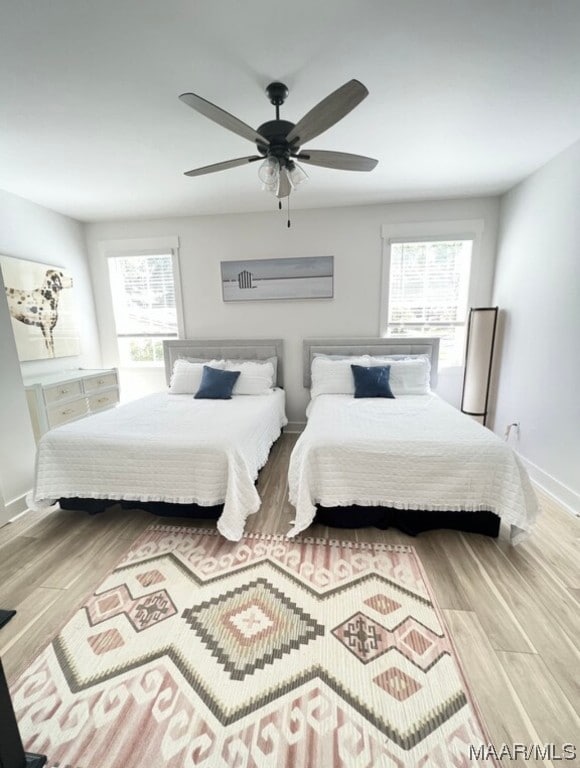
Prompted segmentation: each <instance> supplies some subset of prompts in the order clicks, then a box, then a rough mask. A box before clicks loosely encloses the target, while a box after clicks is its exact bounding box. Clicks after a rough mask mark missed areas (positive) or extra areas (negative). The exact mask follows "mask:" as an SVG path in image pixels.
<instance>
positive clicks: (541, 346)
mask: <svg viewBox="0 0 580 768" xmlns="http://www.w3.org/2000/svg"><path fill="white" fill-rule="evenodd" d="M579 210H580V142H579V143H577V144H575V145H573V146H572V147H570V148H569V149H568V150H566V151H565V152H563V153H562V154H560V155H558V156H557V157H556V158H555V159H553V160H552V161H551V162H549V163H548V164H547V165H545V166H544V167H543V168H541V169H540V170H538V171H537V172H536V173H534V174H533V175H532V176H530V177H529V178H528V179H526V180H525V181H523V182H522V183H521V184H519V185H518V186H517V187H515V188H514V189H513V190H511V191H510V192H509V193H508V194H507V195H506V196H505V197H504V198H503V199H502V202H501V227H500V235H499V243H498V260H497V267H496V276H495V283H494V290H493V301H494V303H497V304H498V305H499V306H500V307H501V308H502V309H503V310H504V311H505V318H504V324H503V325H504V328H503V334H502V338H501V339H500V341H501V344H500V350H499V352H500V355H499V358H498V365H497V367H496V368H497V370H498V382H497V406H496V408H495V414H494V420H493V423H494V429H495V430H496V431H497V432H499V433H502V432H503V430H504V429H505V426H506V424H508V423H511V422H516V421H519V422H520V437H519V444H514V447H517V449H518V450H519V451H520V452H521V454H522V455H523V456H524V458H526V459H527V460H528V461H529V462H531V463H532V465H531V466H530V469H531V473H532V476H533V477H535V479H537V480H538V481H539V482H540V483H541V484H543V485H545V486H546V488H547V489H548V490H549V491H551V492H552V493H554V494H555V495H556V496H558V497H559V498H560V499H561V500H563V501H564V502H565V503H568V504H569V505H570V506H571V507H572V508H573V509H576V511H578V512H580V396H579V394H578V385H579V382H580V353H579V352H578V349H579V347H580V341H579V335H580V299H579V291H580V226H579V224H578V220H579V215H578V213H579Z"/></svg>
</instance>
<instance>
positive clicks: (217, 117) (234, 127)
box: [179, 93, 270, 146]
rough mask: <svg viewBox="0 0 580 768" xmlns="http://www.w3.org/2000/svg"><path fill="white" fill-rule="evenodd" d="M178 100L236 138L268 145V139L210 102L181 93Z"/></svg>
mask: <svg viewBox="0 0 580 768" xmlns="http://www.w3.org/2000/svg"><path fill="white" fill-rule="evenodd" d="M179 98H180V99H181V101H183V103H184V104H187V105H188V106H189V107H191V108H192V109H195V111H196V112H199V113H200V114H202V115H205V117H209V119H210V120H213V121H214V123H217V124H218V125H221V126H222V127H223V128H227V129H228V131H233V132H234V133H237V134H238V136H242V138H244V139H248V140H249V141H253V142H256V141H257V142H259V143H260V144H265V145H266V146H268V145H269V144H270V142H269V141H268V139H266V138H265V137H264V136H262V135H261V134H259V133H258V131H255V130H254V129H253V128H251V127H250V126H249V125H246V123H243V122H242V121H241V120H238V118H237V117H234V116H233V115H230V113H229V112H226V111H225V109H221V107H217V106H216V105H215V104H212V103H211V101H207V100H206V99H202V97H201V96H197V95H196V94H195V93H182V94H181V96H180V97H179Z"/></svg>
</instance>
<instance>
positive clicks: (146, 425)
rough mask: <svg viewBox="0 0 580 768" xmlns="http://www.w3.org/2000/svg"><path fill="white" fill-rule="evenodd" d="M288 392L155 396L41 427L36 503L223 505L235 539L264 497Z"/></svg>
mask: <svg viewBox="0 0 580 768" xmlns="http://www.w3.org/2000/svg"><path fill="white" fill-rule="evenodd" d="M286 423H287V421H286V416H285V413H284V392H283V391H282V390H280V389H277V390H274V391H272V393H271V394H268V395H255V396H250V395H240V396H238V397H233V398H232V399H231V400H194V399H193V397H192V395H170V394H167V393H165V392H159V393H157V394H154V395H149V396H147V397H144V398H141V399H140V400H135V401H133V402H130V403H127V404H125V405H122V406H119V407H118V408H114V409H112V410H109V411H106V412H104V413H100V414H96V415H94V416H89V417H88V418H86V419H81V420H80V421H76V422H73V423H71V424H66V425H65V426H62V427H59V428H58V429H53V430H51V431H50V432H47V433H46V434H45V435H44V436H43V437H42V439H41V441H40V444H39V446H38V453H37V461H36V485H35V488H34V491H33V494H32V499H31V505H32V506H33V507H39V506H48V505H51V504H53V503H54V502H55V501H56V500H57V499H59V498H61V497H74V496H78V497H86V498H91V499H127V500H134V499H136V500H139V501H166V502H175V503H179V504H190V503H196V504H200V505H202V506H212V505H214V504H221V503H223V504H224V510H223V513H222V515H221V517H220V518H219V520H218V523H217V526H218V529H219V531H220V532H221V533H222V534H223V535H224V536H225V537H226V538H227V539H231V540H233V541H238V540H239V539H240V538H241V536H242V534H243V532H244V523H245V520H246V518H247V516H248V515H251V514H252V513H254V512H257V511H258V509H259V507H260V497H259V496H258V492H257V491H256V488H255V485H254V481H255V480H256V477H257V475H258V470H259V469H260V467H262V466H263V465H264V464H265V463H266V460H267V458H268V454H269V451H270V447H271V445H272V443H273V442H274V441H275V440H276V439H277V437H278V436H279V435H280V431H281V428H282V426H283V425H284V424H286Z"/></svg>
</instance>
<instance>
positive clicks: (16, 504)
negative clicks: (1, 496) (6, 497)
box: [5, 491, 28, 523]
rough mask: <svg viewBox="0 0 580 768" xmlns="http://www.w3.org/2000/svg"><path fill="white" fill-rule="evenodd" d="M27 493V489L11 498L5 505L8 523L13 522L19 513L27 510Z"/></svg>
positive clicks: (21, 513)
mask: <svg viewBox="0 0 580 768" xmlns="http://www.w3.org/2000/svg"><path fill="white" fill-rule="evenodd" d="M27 495H28V491H27V492H26V493H24V494H22V496H17V497H16V498H15V499H12V501H10V502H8V504H6V505H5V507H6V511H7V512H8V514H9V518H8V522H9V523H13V522H14V520H16V518H18V517H20V515H23V514H24V513H25V512H28V505H27V503H26V497H27Z"/></svg>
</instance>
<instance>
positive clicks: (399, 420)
mask: <svg viewBox="0 0 580 768" xmlns="http://www.w3.org/2000/svg"><path fill="white" fill-rule="evenodd" d="M307 415H308V424H307V426H306V429H305V431H304V432H303V433H302V435H301V436H300V438H299V439H298V441H297V443H296V446H295V448H294V451H293V452H292V456H291V459H290V468H289V475H288V480H289V494H290V502H291V503H292V504H293V505H294V507H295V508H296V518H295V520H293V521H292V528H291V530H290V532H289V534H288V535H289V536H294V535H296V534H297V533H299V532H300V531H302V530H304V529H305V528H307V527H308V526H309V525H310V524H311V522H312V520H313V519H314V516H315V514H316V504H320V505H322V506H326V507H340V506H350V505H361V506H386V507H394V508H395V509H402V510H405V509H408V510H417V509H421V510H428V511H460V510H464V511H469V512H471V511H484V510H487V511H490V512H494V513H495V514H496V515H498V516H499V517H500V518H501V519H502V520H503V521H504V522H506V523H507V524H509V525H510V526H511V540H512V543H514V544H515V543H518V542H519V541H521V540H522V539H523V538H524V537H525V536H526V534H527V532H529V531H530V529H531V528H532V526H533V524H534V521H535V519H536V516H537V514H538V508H537V502H536V498H535V494H534V492H533V489H532V487H531V483H530V480H529V478H528V475H527V473H526V470H525V468H524V467H523V465H522V463H521V461H520V460H519V458H518V456H517V455H516V454H515V453H514V451H513V450H512V449H511V448H510V447H509V446H508V445H507V444H506V443H505V442H503V441H502V440H500V439H499V438H498V437H497V436H496V435H494V433H493V432H491V431H490V430H488V429H486V428H484V427H482V426H481V425H479V424H478V423H476V422H475V421H474V420H473V419H470V418H469V417H468V416H465V415H464V414H462V413H460V412H459V411H458V410H456V409H455V408H453V407H452V406H451V405H449V404H448V403H446V402H444V401H443V400H441V399H440V398H439V397H437V396H436V395H407V396H401V397H397V398H396V399H384V398H373V399H370V398H364V399H355V398H354V397H352V395H320V396H319V397H316V398H315V399H314V400H312V401H311V403H310V405H309V409H308V413H307Z"/></svg>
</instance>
